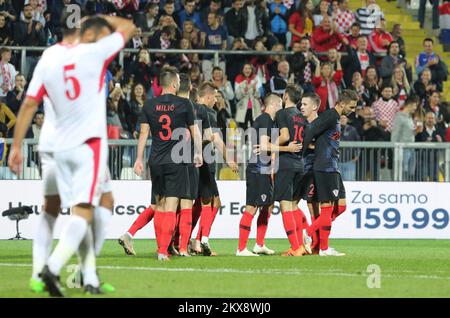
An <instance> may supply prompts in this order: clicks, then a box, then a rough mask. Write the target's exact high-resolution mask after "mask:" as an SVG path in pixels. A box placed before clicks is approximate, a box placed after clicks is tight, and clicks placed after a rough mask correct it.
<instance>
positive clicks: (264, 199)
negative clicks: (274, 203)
mask: <svg viewBox="0 0 450 318" xmlns="http://www.w3.org/2000/svg"><path fill="white" fill-rule="evenodd" d="M261 199H262V200H263V201H264V202H265V201H266V199H267V195H265V194H261Z"/></svg>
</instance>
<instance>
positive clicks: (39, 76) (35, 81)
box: [26, 57, 47, 103]
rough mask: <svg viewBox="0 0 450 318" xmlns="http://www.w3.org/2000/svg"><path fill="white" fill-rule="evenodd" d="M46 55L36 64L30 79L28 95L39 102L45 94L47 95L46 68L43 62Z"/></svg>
mask: <svg viewBox="0 0 450 318" xmlns="http://www.w3.org/2000/svg"><path fill="white" fill-rule="evenodd" d="M44 60H45V59H44V57H42V58H41V59H40V60H39V62H38V64H37V65H36V68H35V69H34V73H33V77H32V79H31V81H30V84H29V85H28V89H27V93H26V97H28V98H31V99H34V100H35V101H37V102H38V103H41V102H42V100H43V98H44V96H45V95H47V92H46V90H45V85H44V74H45V73H44V70H45V69H44V68H43V64H44V63H45V62H44Z"/></svg>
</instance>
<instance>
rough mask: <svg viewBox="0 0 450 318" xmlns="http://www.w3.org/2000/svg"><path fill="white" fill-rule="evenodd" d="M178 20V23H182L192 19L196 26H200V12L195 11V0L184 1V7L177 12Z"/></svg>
mask: <svg viewBox="0 0 450 318" xmlns="http://www.w3.org/2000/svg"><path fill="white" fill-rule="evenodd" d="M178 20H179V22H180V25H184V22H186V21H193V22H194V24H195V26H196V27H197V28H200V27H201V25H202V21H201V19H200V13H199V12H197V11H195V0H186V1H185V2H184V9H183V10H181V11H180V12H179V13H178Z"/></svg>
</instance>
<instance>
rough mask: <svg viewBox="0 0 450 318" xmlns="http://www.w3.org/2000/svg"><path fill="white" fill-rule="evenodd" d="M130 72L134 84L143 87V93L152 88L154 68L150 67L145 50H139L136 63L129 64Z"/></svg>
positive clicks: (147, 53) (148, 55)
mask: <svg viewBox="0 0 450 318" xmlns="http://www.w3.org/2000/svg"><path fill="white" fill-rule="evenodd" d="M130 70H131V74H133V75H134V80H135V81H136V83H141V84H142V85H144V88H145V91H146V92H148V91H149V90H150V88H151V86H152V80H153V77H154V76H155V75H156V67H155V66H154V65H152V63H151V59H150V53H149V52H148V50H147V49H141V50H139V52H138V54H137V61H135V62H134V63H132V64H131V66H130Z"/></svg>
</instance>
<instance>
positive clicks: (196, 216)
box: [190, 199, 202, 237]
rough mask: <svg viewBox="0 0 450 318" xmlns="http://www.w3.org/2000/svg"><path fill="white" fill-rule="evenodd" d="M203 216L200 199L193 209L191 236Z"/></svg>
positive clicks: (196, 201)
mask: <svg viewBox="0 0 450 318" xmlns="http://www.w3.org/2000/svg"><path fill="white" fill-rule="evenodd" d="M201 214H202V203H201V201H200V199H197V200H195V203H194V206H193V207H192V226H191V235H190V237H191V236H192V232H193V231H194V228H195V227H196V226H197V222H198V220H199V219H200V215H201Z"/></svg>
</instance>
